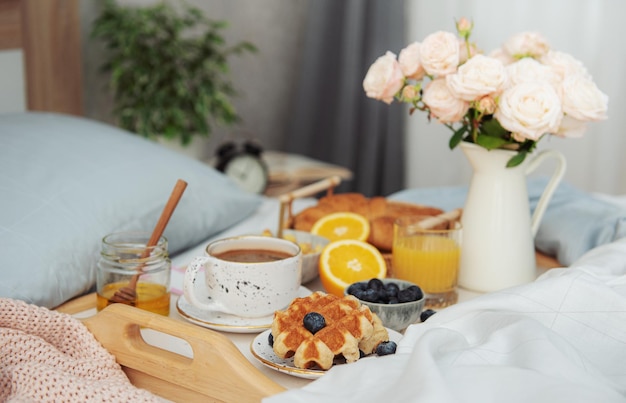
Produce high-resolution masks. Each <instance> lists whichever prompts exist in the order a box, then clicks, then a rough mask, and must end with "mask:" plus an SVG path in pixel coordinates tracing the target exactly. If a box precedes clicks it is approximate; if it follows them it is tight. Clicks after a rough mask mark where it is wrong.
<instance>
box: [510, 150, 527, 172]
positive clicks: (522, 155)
mask: <svg viewBox="0 0 626 403" xmlns="http://www.w3.org/2000/svg"><path fill="white" fill-rule="evenodd" d="M526 154H527V153H526V151H520V152H518V153H517V154H516V155H515V156H513V157H511V159H510V160H509V161H508V162H507V163H506V167H507V168H513V167H516V166H518V165H519V164H521V163H522V162H524V159H526Z"/></svg>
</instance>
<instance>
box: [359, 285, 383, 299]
mask: <svg viewBox="0 0 626 403" xmlns="http://www.w3.org/2000/svg"><path fill="white" fill-rule="evenodd" d="M359 299H361V300H363V301H367V302H377V301H378V291H376V290H374V289H372V288H368V289H367V290H365V291H364V292H363V295H362V296H361V298H359Z"/></svg>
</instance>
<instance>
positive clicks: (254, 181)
mask: <svg viewBox="0 0 626 403" xmlns="http://www.w3.org/2000/svg"><path fill="white" fill-rule="evenodd" d="M261 153H262V149H261V147H260V146H259V145H257V144H255V143H253V142H251V141H246V142H245V143H244V144H243V147H238V146H237V145H236V144H235V143H233V142H227V143H224V144H222V145H221V146H220V147H219V148H218V150H217V162H216V165H215V168H216V169H217V170H218V171H220V172H223V173H224V174H225V175H226V176H228V177H229V178H231V179H232V180H234V181H235V183H237V184H238V185H239V186H240V187H241V188H242V189H244V190H246V191H248V192H251V193H259V194H261V193H263V192H264V191H265V189H266V188H267V184H268V182H269V171H268V168H267V165H266V163H265V161H264V160H263V158H262V157H261Z"/></svg>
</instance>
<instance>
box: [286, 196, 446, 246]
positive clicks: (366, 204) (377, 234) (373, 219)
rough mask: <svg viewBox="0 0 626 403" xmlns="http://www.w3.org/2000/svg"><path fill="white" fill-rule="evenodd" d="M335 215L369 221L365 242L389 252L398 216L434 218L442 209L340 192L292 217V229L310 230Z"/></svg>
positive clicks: (325, 197)
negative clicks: (349, 214) (317, 223)
mask: <svg viewBox="0 0 626 403" xmlns="http://www.w3.org/2000/svg"><path fill="white" fill-rule="evenodd" d="M338 212H352V213H357V214H360V215H362V216H364V217H365V218H367V219H368V220H369V222H370V235H369V238H368V240H367V241H368V242H369V243H371V244H372V245H374V246H376V247H377V248H378V249H380V250H381V251H382V252H389V251H391V248H392V244H393V223H394V221H395V220H396V219H397V218H399V217H402V216H423V217H424V218H426V217H430V216H436V215H439V214H442V213H443V210H441V209H439V208H436V207H430V206H424V205H418V204H409V203H402V202H397V201H390V200H387V198H385V197H382V196H375V197H371V198H367V197H365V196H363V195H362V194H360V193H341V194H333V195H329V196H324V197H322V198H320V200H319V201H318V203H317V205H315V206H312V207H308V208H306V209H304V210H302V211H301V212H300V213H298V214H296V215H295V216H294V219H293V228H294V229H296V230H300V231H310V230H311V228H312V227H313V224H315V222H316V221H317V220H319V219H320V218H322V217H324V216H326V215H328V214H331V213H338Z"/></svg>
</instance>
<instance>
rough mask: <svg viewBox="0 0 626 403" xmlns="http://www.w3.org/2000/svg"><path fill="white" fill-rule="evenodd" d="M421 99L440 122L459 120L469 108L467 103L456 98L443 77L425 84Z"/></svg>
mask: <svg viewBox="0 0 626 403" xmlns="http://www.w3.org/2000/svg"><path fill="white" fill-rule="evenodd" d="M422 101H424V103H425V104H426V106H428V108H429V109H430V112H431V115H432V116H434V117H435V118H437V119H438V120H439V121H440V122H441V123H454V122H459V121H461V120H462V119H463V117H464V116H465V114H466V113H467V111H468V110H469V103H468V102H466V101H463V100H462V99H460V98H456V97H455V96H454V95H453V94H452V93H451V92H450V90H449V89H448V86H447V85H446V81H445V79H443V78H439V79H436V80H433V81H431V82H430V83H429V84H428V85H427V86H426V88H425V89H424V95H423V96H422Z"/></svg>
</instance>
